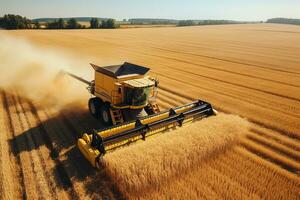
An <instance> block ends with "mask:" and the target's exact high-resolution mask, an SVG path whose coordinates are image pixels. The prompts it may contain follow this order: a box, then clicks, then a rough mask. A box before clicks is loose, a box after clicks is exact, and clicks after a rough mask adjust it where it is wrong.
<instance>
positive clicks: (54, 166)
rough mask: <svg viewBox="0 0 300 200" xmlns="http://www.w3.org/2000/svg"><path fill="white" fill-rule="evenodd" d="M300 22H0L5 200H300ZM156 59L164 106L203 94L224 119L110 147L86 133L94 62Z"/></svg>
mask: <svg viewBox="0 0 300 200" xmlns="http://www.w3.org/2000/svg"><path fill="white" fill-rule="evenodd" d="M297 44H300V27H299V26H292V25H275V24H255V25H252V24H247V25H226V26H201V27H183V28H179V27H163V28H138V29H134V28H132V29H118V30H24V31H4V30H0V60H1V62H0V69H1V76H0V158H1V159H0V199H299V198H300V189H299V188H300V123H299V120H300V68H299V66H300V46H299V45H297ZM124 61H128V62H132V63H136V64H140V65H145V66H148V67H151V71H152V72H151V75H153V76H155V77H157V78H158V79H159V80H160V85H159V95H158V102H159V105H160V106H161V108H162V109H168V108H170V107H174V106H178V105H181V104H183V103H187V102H190V101H192V100H195V99H202V100H205V101H207V102H210V103H212V105H213V106H214V108H216V109H217V110H218V111H219V112H220V115H219V116H216V117H211V118H208V119H204V120H201V121H199V122H197V123H195V124H192V125H190V126H187V127H183V128H181V129H177V130H175V131H172V132H167V133H165V134H162V135H158V136H155V137H153V138H149V139H148V140H147V141H145V142H138V143H136V144H132V145H130V146H128V147H126V148H122V149H119V150H117V151H114V152H112V153H110V154H107V155H106V156H105V157H104V159H103V169H101V170H95V169H93V168H92V167H91V166H90V165H89V163H88V162H87V161H86V160H85V159H84V157H83V156H82V155H81V154H80V152H79V150H78V149H77V148H76V146H75V143H76V139H77V138H78V137H80V136H81V134H82V133H85V132H89V131H91V129H93V128H95V129H97V128H102V127H103V125H102V124H101V123H100V122H99V121H97V120H95V119H93V118H92V117H91V116H90V115H89V112H88V109H87V100H88V98H89V95H88V93H87V92H86V90H85V86H84V85H81V84H80V83H77V82H76V81H73V80H71V79H68V78H65V79H64V80H60V81H57V80H56V76H57V73H58V72H59V71H60V70H61V69H63V70H67V71H71V72H74V73H76V74H78V75H80V76H83V77H84V78H86V79H88V80H92V78H93V77H92V68H91V67H90V66H89V65H88V63H95V64H98V65H111V64H119V63H122V62H124Z"/></svg>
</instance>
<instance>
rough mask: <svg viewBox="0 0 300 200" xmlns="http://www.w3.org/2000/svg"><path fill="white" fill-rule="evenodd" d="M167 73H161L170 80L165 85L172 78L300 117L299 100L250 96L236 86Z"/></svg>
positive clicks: (260, 106) (183, 83)
mask: <svg viewBox="0 0 300 200" xmlns="http://www.w3.org/2000/svg"><path fill="white" fill-rule="evenodd" d="M166 74H167V73H160V76H162V77H164V78H166V79H168V80H169V81H166V83H165V85H167V84H168V82H169V83H171V81H170V80H172V82H178V83H179V84H180V85H181V86H182V87H183V86H185V85H187V86H186V88H190V86H193V87H195V88H199V89H201V90H203V91H204V92H205V91H207V92H211V93H215V94H214V96H213V98H214V99H215V98H217V97H219V96H220V95H221V96H224V97H229V98H234V99H237V100H239V101H243V102H245V103H249V104H251V105H254V106H258V107H259V108H262V109H266V108H268V109H270V110H272V111H274V112H279V113H281V114H284V115H287V116H288V117H289V116H291V117H296V118H300V115H299V114H298V113H297V112H296V111H297V110H298V109H300V107H299V105H300V104H298V103H297V102H291V101H290V100H286V101H282V99H281V98H274V97H271V96H269V95H263V94H258V93H252V95H251V97H250V98H249V92H247V91H241V90H240V89H237V88H234V87H229V88H228V87H223V85H217V84H212V83H210V82H207V81H204V82H202V80H201V81H199V79H196V78H192V77H188V76H183V75H180V76H181V77H182V79H178V78H174V77H178V76H179V74H175V75H174V74H173V75H172V76H168V75H166ZM183 77H186V78H184V80H189V81H184V80H183ZM204 92H203V93H204ZM198 93H201V91H199V92H198ZM195 95H196V94H195ZM195 95H193V96H195Z"/></svg>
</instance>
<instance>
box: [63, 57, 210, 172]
mask: <svg viewBox="0 0 300 200" xmlns="http://www.w3.org/2000/svg"><path fill="white" fill-rule="evenodd" d="M91 65H92V67H93V68H94V70H95V80H93V81H87V80H84V79H82V78H81V77H78V76H76V75H74V74H71V73H68V72H65V73H66V74H68V75H70V76H71V77H73V78H75V79H77V80H79V81H81V82H83V83H85V84H87V85H88V87H87V89H88V91H89V92H90V93H91V95H92V96H93V97H92V98H90V100H89V103H88V105H89V110H90V113H91V115H92V116H94V117H95V118H97V119H101V120H102V121H103V123H104V124H105V125H106V126H107V128H105V129H102V130H94V131H93V132H92V133H91V134H86V133H85V134H84V135H83V136H82V138H80V139H78V148H79V149H80V151H81V152H82V153H83V155H84V156H85V157H86V158H87V159H88V160H89V162H90V163H91V164H92V165H93V166H94V167H97V168H99V167H100V159H101V157H102V156H103V155H104V154H105V153H106V152H108V151H111V150H113V149H116V148H117V147H121V146H124V145H127V144H129V143H131V142H134V141H138V140H145V139H146V138H147V137H149V136H152V135H154V134H157V133H162V132H165V131H167V130H169V129H172V128H176V127H181V126H182V125H183V124H186V123H190V122H193V121H195V120H197V119H201V118H204V117H208V116H211V115H214V114H216V111H215V110H214V109H213V108H212V106H211V105H210V104H209V103H207V102H204V101H201V100H197V101H195V102H192V103H189V104H186V105H183V106H180V107H176V108H171V109H170V110H167V111H162V112H161V111H160V109H159V106H158V105H157V103H156V97H157V94H158V92H157V87H158V81H157V80H156V79H154V78H151V77H150V76H148V75H147V73H148V72H149V70H150V69H149V68H146V67H142V66H138V65H134V64H131V63H126V62H125V63H124V64H123V65H115V66H107V67H99V66H96V65H93V64H91Z"/></svg>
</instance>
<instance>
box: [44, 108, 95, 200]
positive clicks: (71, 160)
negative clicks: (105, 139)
mask: <svg viewBox="0 0 300 200" xmlns="http://www.w3.org/2000/svg"><path fill="white" fill-rule="evenodd" d="M39 115H40V117H41V119H44V118H48V119H52V120H51V121H49V123H44V125H45V128H46V131H47V133H48V135H49V136H50V135H51V137H52V139H51V140H52V141H55V143H56V146H57V149H59V150H60V151H59V157H58V159H59V163H58V165H57V166H56V169H55V170H56V173H58V175H59V176H60V177H61V181H62V183H63V187H64V189H65V190H68V192H69V193H70V196H71V198H72V199H90V198H89V196H88V195H87V193H86V191H85V189H84V187H83V185H82V183H81V181H82V179H84V177H85V175H84V174H83V172H82V170H84V168H83V164H84V163H82V162H80V161H78V159H75V158H76V157H77V158H78V153H79V152H78V150H77V149H76V147H74V144H76V141H75V140H74V137H73V136H70V134H71V133H70V130H69V129H68V128H67V127H66V126H65V123H64V120H63V117H62V116H61V114H59V116H56V114H54V113H53V112H52V111H51V110H47V111H44V112H43V113H42V112H39ZM84 161H85V160H84Z"/></svg>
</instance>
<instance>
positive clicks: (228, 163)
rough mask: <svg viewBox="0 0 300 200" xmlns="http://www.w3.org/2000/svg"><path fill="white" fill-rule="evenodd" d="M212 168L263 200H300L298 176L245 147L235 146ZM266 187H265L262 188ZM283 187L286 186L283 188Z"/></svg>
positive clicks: (216, 161) (213, 164)
mask: <svg viewBox="0 0 300 200" xmlns="http://www.w3.org/2000/svg"><path fill="white" fill-rule="evenodd" d="M241 151H243V152H242V153H241ZM244 151H246V153H244ZM211 166H212V167H213V168H216V169H217V170H219V171H220V172H221V173H223V174H225V175H226V176H229V177H230V178H231V179H233V180H235V181H237V182H238V183H239V184H241V185H242V186H243V187H245V188H247V189H249V190H250V191H251V192H252V193H255V194H257V195H259V196H260V197H261V198H262V199H265V198H270V197H272V198H275V199H277V198H279V199H280V198H288V199H297V197H298V195H299V191H297V190H296V188H298V186H299V179H298V178H297V177H296V176H295V175H291V173H288V172H287V171H286V170H283V169H282V168H280V167H278V166H276V165H274V164H273V163H270V162H269V161H267V160H265V159H262V158H261V157H259V156H257V155H256V154H253V153H250V152H249V151H247V150H246V149H244V148H242V147H235V148H234V150H233V151H229V152H228V153H226V155H225V156H220V157H219V158H218V159H216V160H215V162H214V163H212V164H211ZM237 173H238V175H237ZM262 185H263V186H264V187H261V186H262ZM282 185H285V186H286V187H285V188H282Z"/></svg>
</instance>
